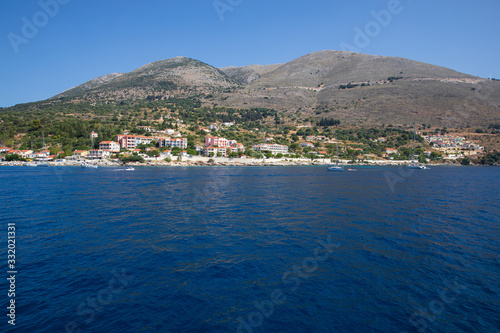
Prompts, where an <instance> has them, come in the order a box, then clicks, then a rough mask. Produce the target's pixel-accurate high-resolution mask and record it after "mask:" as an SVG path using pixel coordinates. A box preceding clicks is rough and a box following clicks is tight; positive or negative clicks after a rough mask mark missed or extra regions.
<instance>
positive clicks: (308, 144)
mask: <svg viewBox="0 0 500 333" xmlns="http://www.w3.org/2000/svg"><path fill="white" fill-rule="evenodd" d="M300 146H301V147H309V148H314V145H313V144H312V143H310V142H307V141H306V142H302V143H301V144H300Z"/></svg>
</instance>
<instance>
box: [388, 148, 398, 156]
mask: <svg viewBox="0 0 500 333" xmlns="http://www.w3.org/2000/svg"><path fill="white" fill-rule="evenodd" d="M385 152H386V154H387V155H391V154H397V153H398V150H397V149H393V148H386V149H385Z"/></svg>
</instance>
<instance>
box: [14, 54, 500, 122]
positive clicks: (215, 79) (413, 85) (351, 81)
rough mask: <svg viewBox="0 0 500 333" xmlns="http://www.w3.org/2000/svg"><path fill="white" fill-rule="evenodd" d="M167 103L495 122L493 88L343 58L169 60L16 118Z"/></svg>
mask: <svg viewBox="0 0 500 333" xmlns="http://www.w3.org/2000/svg"><path fill="white" fill-rule="evenodd" d="M169 99H195V100H196V101H199V102H200V103H201V106H203V107H208V108H214V107H228V108H235V109H253V108H259V109H272V110H276V111H278V112H280V113H283V115H284V117H287V118H289V119H292V120H293V121H296V122H298V121H303V120H306V119H307V120H308V121H310V120H311V119H313V120H314V119H320V118H331V119H339V120H340V121H341V122H342V124H345V125H359V126H372V125H382V124H394V125H404V124H411V123H413V122H416V123H420V124H431V125H432V126H435V127H447V128H464V127H467V126H475V127H483V128H484V127H487V126H489V125H490V124H492V123H497V122H498V118H499V114H500V82H499V81H494V80H487V79H483V78H479V77H474V76H471V75H468V74H463V73H459V72H456V71H454V70H451V69H448V68H444V67H439V66H434V65H430V64H425V63H421V62H417V61H413V60H408V59H403V58H395V57H384V56H373V55H366V54H359V53H352V52H345V51H320V52H315V53H311V54H308V55H305V56H303V57H300V58H298V59H295V60H292V61H290V62H288V63H285V64H275V65H251V66H243V67H225V68H220V69H218V68H215V67H213V66H210V65H209V64H206V63H204V62H201V61H198V60H194V59H190V58H186V57H176V58H172V59H167V60H161V61H157V62H153V63H150V64H147V65H144V66H142V67H140V68H138V69H136V70H134V71H132V72H130V73H115V74H109V75H105V76H102V77H99V78H96V79H93V80H91V81H88V82H86V83H84V84H82V85H80V86H77V87H74V88H72V89H69V90H67V91H65V92H62V93H61V94H58V95H57V96H55V97H53V98H52V99H49V100H47V101H42V102H37V103H29V104H25V105H24V106H23V105H21V106H17V107H16V110H22V109H23V108H24V109H27V108H31V109H32V108H33V107H35V109H36V108H38V109H40V108H41V106H42V105H48V104H50V105H52V104H54V103H63V104H64V103H67V102H71V103H73V104H77V105H78V103H87V104H85V105H88V104H90V105H96V104H110V105H114V104H117V105H123V104H128V105H130V104H131V103H134V102H135V101H141V100H147V101H156V100H159V101H166V100H169ZM85 108H87V106H85Z"/></svg>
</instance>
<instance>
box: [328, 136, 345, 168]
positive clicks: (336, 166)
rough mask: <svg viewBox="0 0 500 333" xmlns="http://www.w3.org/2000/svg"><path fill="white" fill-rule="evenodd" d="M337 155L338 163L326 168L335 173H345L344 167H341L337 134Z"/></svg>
mask: <svg viewBox="0 0 500 333" xmlns="http://www.w3.org/2000/svg"><path fill="white" fill-rule="evenodd" d="M335 155H336V156H337V161H336V163H335V164H330V165H328V167H327V168H326V170H327V171H334V172H344V167H343V166H341V165H339V150H338V146H337V134H335Z"/></svg>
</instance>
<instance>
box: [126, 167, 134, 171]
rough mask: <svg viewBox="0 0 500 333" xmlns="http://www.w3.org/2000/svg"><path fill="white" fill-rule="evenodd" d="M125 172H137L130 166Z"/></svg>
mask: <svg viewBox="0 0 500 333" xmlns="http://www.w3.org/2000/svg"><path fill="white" fill-rule="evenodd" d="M125 171H135V169H134V167H131V166H129V167H126V168H125Z"/></svg>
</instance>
